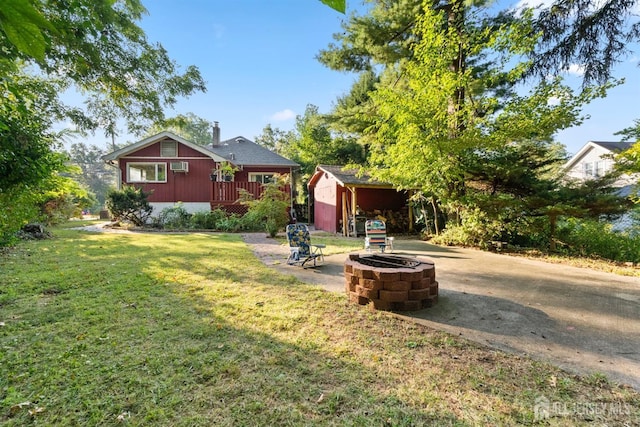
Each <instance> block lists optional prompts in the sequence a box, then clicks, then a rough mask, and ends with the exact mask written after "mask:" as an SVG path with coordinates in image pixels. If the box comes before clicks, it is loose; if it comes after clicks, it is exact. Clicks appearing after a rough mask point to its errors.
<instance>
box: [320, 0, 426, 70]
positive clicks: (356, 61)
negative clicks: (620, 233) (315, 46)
mask: <svg viewBox="0 0 640 427" xmlns="http://www.w3.org/2000/svg"><path fill="white" fill-rule="evenodd" d="M367 3H373V6H372V7H371V10H370V11H369V13H368V14H366V15H364V16H359V15H352V16H351V17H350V18H349V20H348V21H347V22H345V23H344V24H343V26H342V27H343V30H342V31H340V32H339V33H336V34H334V35H333V38H334V40H335V41H336V43H331V44H330V45H329V46H328V47H327V49H323V50H321V51H320V53H319V54H318V55H317V58H318V60H319V61H320V62H321V63H322V64H324V65H326V66H327V67H329V68H331V69H333V70H337V71H352V72H362V71H371V70H374V69H377V68H379V66H385V67H386V66H394V65H395V64H398V63H399V62H401V61H403V60H406V59H408V58H410V57H411V55H412V52H411V45H412V44H413V43H415V38H416V36H415V34H414V32H413V27H414V25H415V22H416V18H417V17H418V16H419V15H420V11H421V9H422V7H421V6H422V0H367Z"/></svg>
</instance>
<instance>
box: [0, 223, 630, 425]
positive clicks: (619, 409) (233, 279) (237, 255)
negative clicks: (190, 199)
mask: <svg viewBox="0 0 640 427" xmlns="http://www.w3.org/2000/svg"><path fill="white" fill-rule="evenodd" d="M321 238H322V237H321V236H320V237H319V238H316V236H314V242H316V243H322V241H321ZM327 243H328V244H331V242H330V241H327ZM331 250H334V251H337V250H339V249H336V248H332V249H331ZM541 399H547V401H546V402H547V404H549V403H551V406H547V408H551V413H550V415H551V416H550V417H549V418H548V419H542V420H537V419H536V412H535V411H534V408H535V405H536V402H537V403H538V409H540V408H541V407H540V402H541ZM543 403H544V401H543ZM558 408H564V409H567V408H568V410H567V411H564V412H557V409H558ZM589 408H595V410H589ZM603 408H604V409H603ZM554 411H556V412H554ZM594 422H595V423H596V425H607V426H615V425H618V426H623V425H639V424H640V395H639V394H638V393H636V392H634V391H633V390H631V389H628V388H621V387H617V386H614V385H612V384H610V383H608V382H607V381H606V379H605V378H604V377H603V376H602V375H599V374H594V375H592V376H590V377H577V376H574V375H571V374H568V373H565V372H563V371H561V370H559V369H556V368H554V367H552V366H550V365H546V364H543V363H539V362H534V361H532V360H530V359H528V358H522V357H518V356H515V355H508V354H505V353H501V352H498V351H494V350H491V349H487V348H483V347H480V346H477V345H475V344H472V343H469V342H467V341H465V340H463V339H460V338H458V337H454V336H451V335H448V334H445V333H441V332H437V331H434V330H431V329H428V328H425V327H422V326H417V325H413V324H411V323H405V322H403V321H400V320H398V319H396V318H394V317H393V316H391V315H388V314H386V313H383V312H374V311H370V310H368V309H367V308H363V307H360V306H356V305H349V304H346V297H344V296H343V295H337V294H331V293H328V292H325V291H323V290H321V289H320V288H317V287H312V286H309V285H306V284H303V283H300V282H298V281H297V280H296V279H294V278H292V277H289V276H283V275H281V274H278V273H276V272H275V271H273V270H271V269H269V268H267V267H265V266H264V265H262V264H261V263H260V262H259V261H258V260H257V259H256V258H255V257H254V256H253V255H252V253H251V251H250V249H249V248H248V247H247V246H246V245H245V244H244V243H243V242H242V240H241V238H240V236H239V235H229V234H209V233H193V234H168V233H127V234H116V233H88V232H83V231H77V230H69V229H62V228H60V229H57V230H54V238H53V239H50V240H46V241H31V242H24V243H21V244H20V245H19V246H18V247H17V248H15V249H13V250H11V251H8V252H6V253H4V254H2V255H0V424H2V425H6V426H24V425H56V426H58V425H82V426H84V425H117V424H123V425H132V426H133V425H144V426H148V425H171V426H197V425H202V426H211V425H217V426H285V425H291V426H302V425H304V426H307V425H323V426H324V425H340V426H343V425H344V426H354V425H357V426H384V425H387V426H421V425H436V426H449V425H450V426H487V425H500V426H501V425H504V426H511V425H545V426H546V425H557V426H565V425H593V423H594Z"/></svg>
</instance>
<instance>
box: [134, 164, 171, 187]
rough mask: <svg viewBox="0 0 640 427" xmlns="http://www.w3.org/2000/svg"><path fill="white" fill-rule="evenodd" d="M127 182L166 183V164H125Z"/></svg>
mask: <svg viewBox="0 0 640 427" xmlns="http://www.w3.org/2000/svg"><path fill="white" fill-rule="evenodd" d="M127 182H167V164H166V163H127Z"/></svg>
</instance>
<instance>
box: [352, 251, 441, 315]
mask: <svg viewBox="0 0 640 427" xmlns="http://www.w3.org/2000/svg"><path fill="white" fill-rule="evenodd" d="M344 277H345V279H346V284H345V290H346V291H347V295H348V296H349V301H350V302H353V303H357V304H361V305H366V304H369V303H373V306H374V307H375V308H376V309H378V310H393V311H415V310H420V309H422V308H425V307H431V305H433V304H434V303H436V302H437V301H438V282H436V269H435V266H434V265H433V263H431V262H426V261H421V260H418V259H417V258H412V257H404V256H398V255H386V254H349V258H348V259H347V260H346V261H345V263H344Z"/></svg>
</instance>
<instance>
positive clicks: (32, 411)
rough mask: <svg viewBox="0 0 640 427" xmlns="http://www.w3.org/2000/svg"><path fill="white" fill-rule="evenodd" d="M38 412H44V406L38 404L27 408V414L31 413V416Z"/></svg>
mask: <svg viewBox="0 0 640 427" xmlns="http://www.w3.org/2000/svg"><path fill="white" fill-rule="evenodd" d="M40 412H44V408H42V407H40V406H36V407H35V408H33V409H29V415H31V416H32V417H33V416H35V415H36V414H39V413H40Z"/></svg>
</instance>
